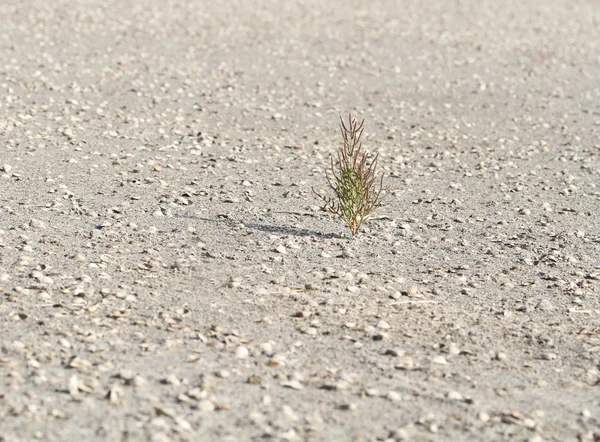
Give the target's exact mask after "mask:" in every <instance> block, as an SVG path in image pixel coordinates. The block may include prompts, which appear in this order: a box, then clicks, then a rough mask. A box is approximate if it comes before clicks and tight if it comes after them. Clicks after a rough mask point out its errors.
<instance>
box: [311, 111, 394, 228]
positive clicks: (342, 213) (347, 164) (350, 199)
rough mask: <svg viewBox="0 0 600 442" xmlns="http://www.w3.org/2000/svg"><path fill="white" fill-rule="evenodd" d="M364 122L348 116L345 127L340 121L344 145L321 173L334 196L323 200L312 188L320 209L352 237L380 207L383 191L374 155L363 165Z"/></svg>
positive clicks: (324, 197)
mask: <svg viewBox="0 0 600 442" xmlns="http://www.w3.org/2000/svg"><path fill="white" fill-rule="evenodd" d="M364 122H365V120H362V121H361V122H360V124H359V123H358V121H357V120H355V119H354V118H352V115H351V114H349V115H348V126H347V127H346V125H345V124H344V120H342V118H341V117H340V130H341V132H342V138H343V140H344V145H343V147H342V148H341V149H340V150H339V151H338V153H337V164H336V162H335V161H334V158H333V156H332V157H331V167H330V172H329V173H328V172H325V177H326V178H327V183H328V184H329V187H330V189H331V190H333V193H334V195H335V196H334V197H327V196H324V195H322V194H321V193H319V192H317V191H316V190H315V189H314V188H313V192H314V194H315V195H317V196H318V197H319V198H321V199H322V200H323V201H324V203H325V206H324V209H325V210H327V211H329V212H331V213H333V214H335V215H338V216H339V217H340V218H341V219H342V220H343V221H344V222H345V223H346V224H347V225H348V227H349V228H350V232H351V233H352V236H355V235H356V234H357V233H358V230H359V229H360V226H361V225H362V224H363V223H364V222H365V221H366V220H367V219H368V218H369V216H370V215H371V213H372V212H373V210H375V208H377V207H378V206H380V205H381V198H382V191H383V174H382V175H381V177H380V178H377V176H376V168H377V159H378V155H375V157H374V158H373V160H372V161H370V163H369V164H368V165H367V161H368V160H369V154H368V152H362V150H361V149H362V141H361V138H362V134H363V131H364V128H363V125H364ZM336 169H337V170H336Z"/></svg>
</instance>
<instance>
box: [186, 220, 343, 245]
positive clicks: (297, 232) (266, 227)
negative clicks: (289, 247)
mask: <svg viewBox="0 0 600 442" xmlns="http://www.w3.org/2000/svg"><path fill="white" fill-rule="evenodd" d="M180 216H181V215H180ZM183 216H184V217H185V218H192V219H197V220H199V221H205V222H209V223H220V224H225V225H227V226H229V227H231V228H235V227H238V226H240V225H243V226H245V227H246V228H247V229H250V230H254V231H259V232H266V233H274V234H276V233H277V234H280V235H289V236H303V237H314V238H323V239H333V238H335V239H342V238H344V237H343V236H342V235H340V234H338V233H322V232H318V231H316V230H310V229H302V228H297V227H290V226H278V225H274V224H259V223H247V222H241V221H237V220H234V219H231V218H218V219H214V218H203V217H198V216H191V215H183Z"/></svg>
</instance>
